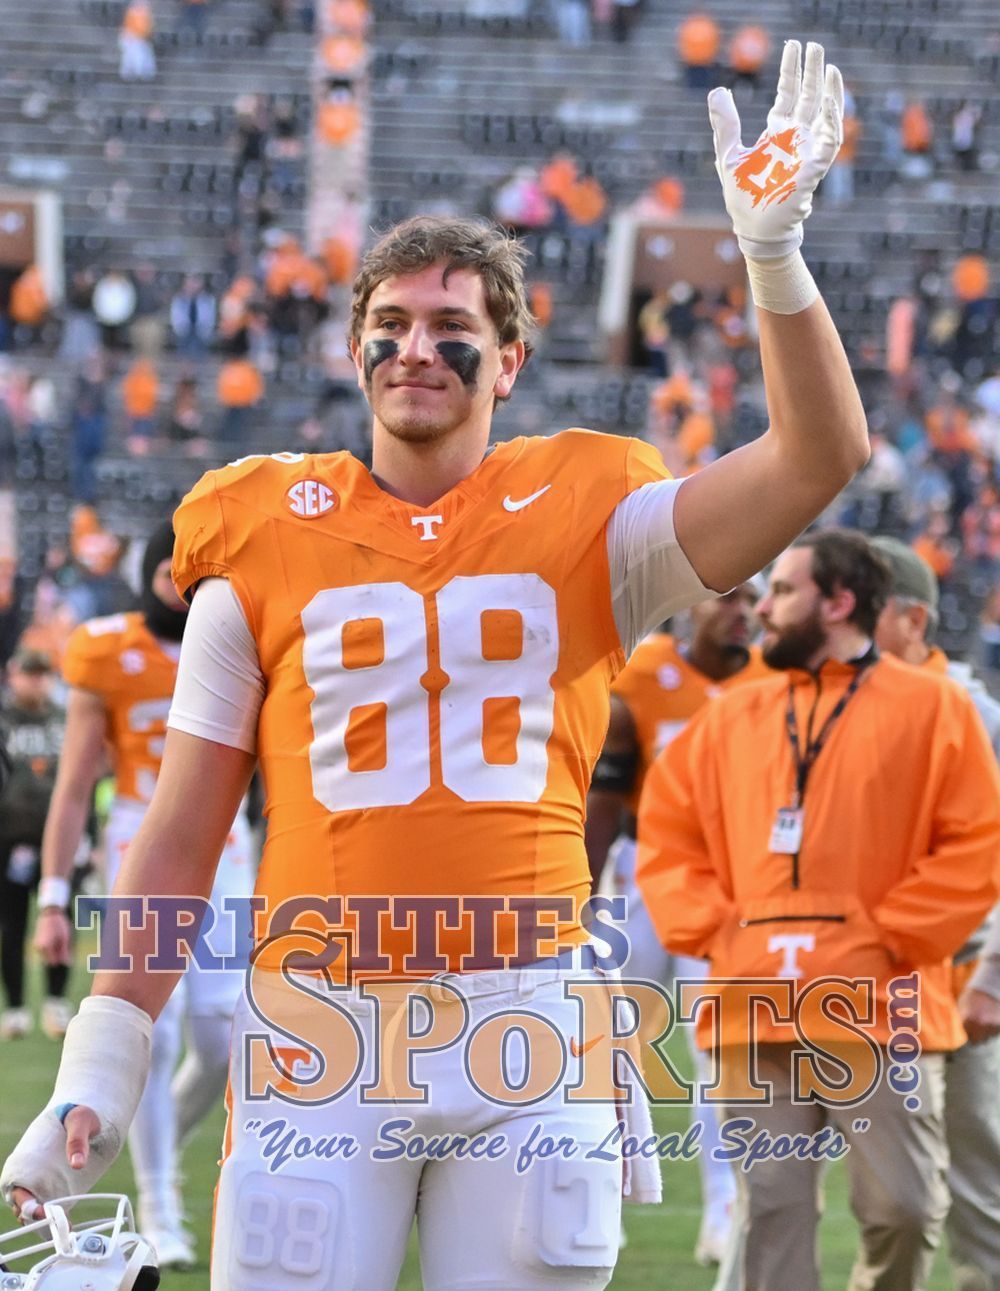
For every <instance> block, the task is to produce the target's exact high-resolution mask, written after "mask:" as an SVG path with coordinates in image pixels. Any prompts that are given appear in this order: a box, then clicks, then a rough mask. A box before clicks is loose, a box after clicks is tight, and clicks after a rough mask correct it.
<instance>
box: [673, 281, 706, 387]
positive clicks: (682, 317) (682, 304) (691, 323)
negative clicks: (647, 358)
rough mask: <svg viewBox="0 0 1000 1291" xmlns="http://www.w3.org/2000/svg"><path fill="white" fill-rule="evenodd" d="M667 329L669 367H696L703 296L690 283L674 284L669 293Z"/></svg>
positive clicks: (689, 368)
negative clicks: (696, 339)
mask: <svg viewBox="0 0 1000 1291" xmlns="http://www.w3.org/2000/svg"><path fill="white" fill-rule="evenodd" d="M667 298H668V299H667V312H666V320H667V329H668V331H669V334H670V340H669V343H668V344H669V351H670V360H669V367H670V369H671V370H673V369H674V368H675V367H676V366H678V365H680V366H681V367H684V368H687V369H688V370H691V369H692V368H693V367H694V360H695V354H694V342H695V335H696V333H697V331H698V328H699V327H700V326H701V322H702V319H701V311H700V309H699V305H700V304H701V296H700V294H699V293H698V292H697V291H695V289H694V288H693V287H692V286H691V284H690V283H689V282H683V281H680V282H675V283H672V284H671V286H670V289H669V291H668V293H667Z"/></svg>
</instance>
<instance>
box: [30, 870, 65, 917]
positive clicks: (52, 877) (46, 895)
mask: <svg viewBox="0 0 1000 1291" xmlns="http://www.w3.org/2000/svg"><path fill="white" fill-rule="evenodd" d="M69 898H70V886H69V879H64V878H61V877H60V876H59V875H56V874H49V875H46V877H45V878H44V879H42V881H41V883H39V885H38V908H39V909H40V910H44V909H45V907H46V906H59V907H60V908H61V909H63V910H66V909H68V908H69Z"/></svg>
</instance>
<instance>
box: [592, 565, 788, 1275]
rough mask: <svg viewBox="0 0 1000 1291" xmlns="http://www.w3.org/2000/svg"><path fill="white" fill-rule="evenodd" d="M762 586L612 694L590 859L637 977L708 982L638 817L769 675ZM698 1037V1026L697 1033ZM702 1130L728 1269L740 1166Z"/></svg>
mask: <svg viewBox="0 0 1000 1291" xmlns="http://www.w3.org/2000/svg"><path fill="white" fill-rule="evenodd" d="M756 600H757V590H756V588H755V587H754V585H753V584H752V583H744V584H742V585H741V586H740V587H736V588H734V589H733V591H731V592H728V593H727V594H726V595H725V596H720V597H719V598H718V599H717V600H711V601H702V602H701V603H700V604H699V605H695V606H692V608H691V611H690V616H691V620H692V633H691V640H690V642H689V643H688V644H687V645H684V644H682V643H680V642H678V641H677V640H675V638H674V637H673V636H671V635H670V634H669V633H668V632H665V631H661V632H656V633H654V634H652V635H651V636H649V637H647V638H646V640H645V641H643V642H642V643H641V644H640V645H639V646H638V647H637V648H636V651H635V654H633V655H632V657H631V659H630V660H629V661H628V663H627V664H626V666H625V669H624V671H623V672H622V674H621V676H620V677H619V678H618V679H617V680H616V682H615V684H614V686H613V687H612V691H611V721H610V724H609V726H608V734H607V738H606V739H605V741H604V748H603V750H602V752H601V756H600V758H599V759H598V762H597V766H596V767H595V768H594V779H593V782H592V783H591V787H590V793H589V794H588V795H587V832H586V840H587V855H588V857H589V859H590V869H591V873H592V874H593V876H594V883H595V885H596V884H597V883H599V882H600V880H601V874H602V871H603V870H604V867H605V861H606V860H608V859H611V860H612V863H613V874H612V875H611V876H610V882H609V883H606V886H607V887H609V888H610V889H611V890H613V891H614V893H615V894H616V895H623V896H624V897H625V898H626V900H627V902H628V906H627V918H626V923H625V925H624V931H625V933H626V935H627V936H628V940H629V958H628V962H627V963H626V964H625V965H624V966H623V967H624V972H625V973H626V974H627V975H628V976H629V977H633V978H641V979H643V980H647V981H654V982H661V983H666V982H667V981H668V980H669V978H670V976H671V974H672V975H673V976H674V977H677V978H686V979H690V978H698V977H704V976H705V973H706V971H707V964H706V962H705V960H703V959H693V958H691V957H690V956H687V955H669V954H668V953H667V952H666V951H665V950H664V949H663V946H662V944H661V942H660V939H659V937H658V936H657V935H656V930H655V929H654V928H653V925H652V923H651V921H650V918H649V915H648V914H647V913H646V907H645V906H644V905H643V902H642V895H641V893H640V892H639V888H638V885H637V883H636V881H635V837H636V817H637V816H638V814H639V798H640V796H641V794H642V785H643V781H644V780H645V778H646V772H647V771H648V770H649V767H650V766H651V765H652V762H653V760H654V758H656V757H657V755H658V754H660V753H662V751H663V750H664V749H665V748H666V746H667V745H668V744H669V742H670V741H671V740H672V739H673V738H674V736H676V735H678V734H679V733H680V732H681V731H682V730H683V729H684V727H685V726H686V725H687V723H688V721H689V720H690V719H691V718H692V717H693V716H694V715H695V713H696V712H698V710H699V709H700V708H701V706H702V705H703V704H706V703H708V701H709V700H710V699H712V698H714V697H715V696H716V695H719V694H721V693H722V691H723V690H724V689H726V688H728V687H729V686H732V685H735V684H736V683H738V682H741V681H752V680H754V679H755V678H759V677H762V676H766V675H768V674H769V669H768V667H767V665H766V664H765V663H764V662H763V660H762V659H761V657H760V651H759V650H758V649H757V647H756V646H751V645H750V639H751V637H752V635H753V627H754V616H753V607H754V604H755V602H756ZM662 1023H663V1019H662V1018H654V1017H650V1018H648V1019H646V1018H644V1019H643V1032H644V1034H647V1035H648V1034H654V1032H653V1028H654V1027H655V1028H656V1033H658V1032H659V1031H661V1030H662V1029H663V1026H662ZM687 1034H688V1036H689V1038H690V1039H692V1041H693V1037H691V1035H690V1030H689V1031H688V1032H687ZM690 1050H691V1056H692V1059H693V1061H694V1063H695V1066H696V1069H697V1070H698V1076H699V1079H700V1080H704V1081H706V1082H707V1081H708V1080H709V1073H708V1071H707V1070H704V1071H703V1070H702V1068H707V1067H708V1065H709V1064H708V1063H707V1062H706V1060H705V1058H704V1056H703V1054H702V1052H701V1050H700V1049H698V1048H697V1046H696V1045H694V1043H693V1042H692V1044H691V1045H690ZM694 1120H695V1121H696V1122H698V1123H699V1124H700V1126H701V1129H700V1138H699V1145H700V1148H701V1151H700V1153H699V1156H698V1165H699V1168H700V1170H701V1190H702V1221H701V1228H700V1231H699V1233H698V1240H697V1242H696V1245H695V1259H696V1260H697V1261H698V1263H699V1264H713V1263H718V1262H719V1261H720V1260H721V1258H722V1253H723V1252H724V1250H725V1247H726V1240H727V1237H728V1231H729V1223H730V1215H731V1212H732V1203H733V1201H734V1199H735V1194H736V1189H735V1184H734V1182H733V1175H732V1170H731V1168H730V1167H729V1165H728V1164H727V1163H726V1162H724V1161H717V1160H716V1159H715V1157H714V1155H713V1151H714V1149H715V1147H716V1146H717V1145H718V1143H719V1133H718V1128H717V1124H716V1120H715V1116H714V1114H713V1112H712V1109H711V1108H707V1107H705V1106H704V1105H703V1104H701V1103H699V1104H696V1106H695V1107H694Z"/></svg>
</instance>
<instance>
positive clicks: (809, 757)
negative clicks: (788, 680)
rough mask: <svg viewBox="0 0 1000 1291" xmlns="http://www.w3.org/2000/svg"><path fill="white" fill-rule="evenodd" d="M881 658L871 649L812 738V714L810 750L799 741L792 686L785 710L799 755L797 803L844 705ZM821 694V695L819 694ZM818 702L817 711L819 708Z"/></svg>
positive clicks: (794, 754) (791, 740)
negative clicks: (804, 749)
mask: <svg viewBox="0 0 1000 1291" xmlns="http://www.w3.org/2000/svg"><path fill="white" fill-rule="evenodd" d="M877 660H878V655H877V654H875V652H874V651H870V652H869V653H868V654H867V655H865V657H864V658H863V659H862V660H861V661H860V662H859V664H858V669H857V671H856V672H855V674H854V676H853V677H852V678H851V684H850V685H849V686H848V687H847V689H846V690H845V691H844V693H843V694H842V695H841V697H840V698H839V699H838V700H837V703H836V704H835V705H834V708H833V712H832V713H831V714H830V716H829V717H828V718H827V719H826V721H825V722H824V723H823V726H822V729H821V730H820V732H819V734H818V735H817V736H816V738H815V739H813V738H812V714H810V716H809V731H808V732H807V734H806V751H805V753H803V752H802V749H801V747H800V745H799V723H798V718H797V717H796V716H795V687H794V686H791V685H790V686H789V687H788V708H787V710H786V713H785V725H786V727H787V729H788V742H789V744H791V746H792V757H793V758H794V759H795V801H794V803H793V804H792V805H793V806H794V807H801V806H802V802H803V799H804V798H805V796H806V785H807V784H808V782H809V773H810V772H811V771H812V769H813V767H814V766H815V765H816V759H817V758H818V757H819V755H820V753H821V752H822V751H823V746H824V745H825V744H826V742H827V740H828V738H829V736H830V732H831V730H832V729H833V725H834V723H835V722H836V721H837V718H838V717H840V715H841V713H843V711H844V709H845V708H846V707H847V705H848V703H849V702H850V700H851V696H852V695H853V694H854V693H855V691H856V690H857V689H858V687H859V686H860V685H861V683H862V681H864V679H865V676H866V675H867V672H868V669H869V668H870V667H871V666H872V664H874V663H875V662H876V661H877ZM817 698H818V697H817ZM815 711H816V709H815V706H814V708H813V712H815Z"/></svg>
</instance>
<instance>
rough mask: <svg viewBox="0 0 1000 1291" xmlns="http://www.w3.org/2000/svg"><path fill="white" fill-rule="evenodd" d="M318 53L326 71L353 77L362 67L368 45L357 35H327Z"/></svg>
mask: <svg viewBox="0 0 1000 1291" xmlns="http://www.w3.org/2000/svg"><path fill="white" fill-rule="evenodd" d="M320 53H321V54H322V57H323V65H324V66H325V67H326V69H327V71H328V72H331V73H332V74H333V75H334V76H338V77H353V76H356V75H357V74H358V73H359V72H360V71H361V69H362V68H363V66H364V63H365V60H366V58H367V56H368V47H367V45H366V44H365V42H364V41H363V40H361V39H360V38H359V37H358V36H341V35H338V36H327V38H326V40H324V41H323V43H322V45H321V46H320Z"/></svg>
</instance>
